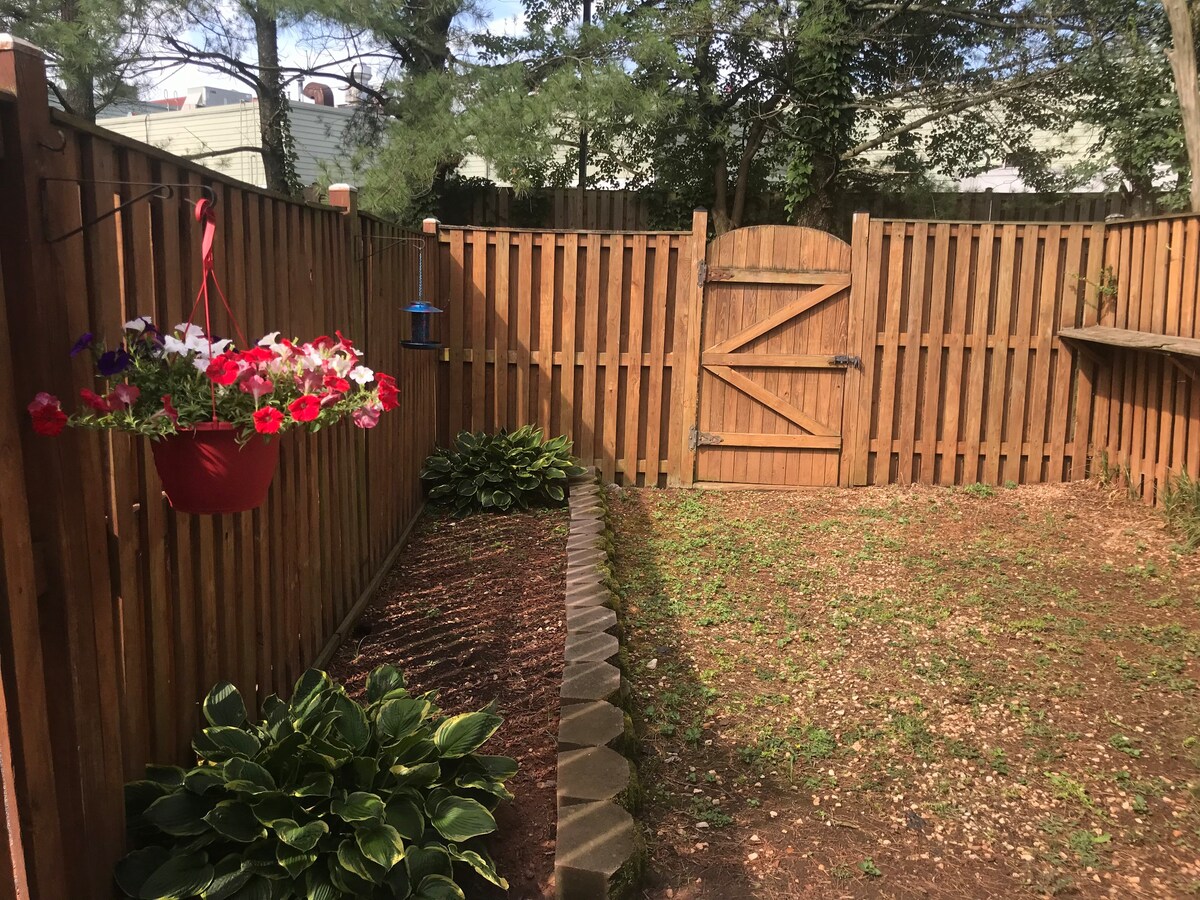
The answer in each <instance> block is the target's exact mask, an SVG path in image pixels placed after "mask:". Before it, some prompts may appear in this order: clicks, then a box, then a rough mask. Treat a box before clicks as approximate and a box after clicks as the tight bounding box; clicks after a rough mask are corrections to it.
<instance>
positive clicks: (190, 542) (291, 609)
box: [0, 48, 482, 900]
mask: <svg viewBox="0 0 1200 900" xmlns="http://www.w3.org/2000/svg"><path fill="white" fill-rule="evenodd" d="M0 93H3V94H4V95H5V97H6V98H7V99H6V100H5V101H4V102H3V103H0V134H2V137H3V147H4V152H3V154H2V156H0V186H2V187H3V190H4V196H5V203H6V212H7V213H8V215H10V216H11V217H12V219H13V220H18V219H19V220H20V221H21V222H22V223H23V224H22V226H21V227H18V228H13V229H7V228H6V229H5V230H4V231H3V234H0V257H2V258H3V261H4V263H5V264H4V265H2V266H0V313H3V314H2V315H0V343H2V344H3V346H4V348H5V353H4V354H3V355H2V356H3V360H4V362H3V363H0V374H3V375H4V377H3V378H2V379H0V382H2V384H3V387H2V390H0V401H2V402H0V447H3V449H4V455H5V459H6V460H7V461H8V463H7V465H6V467H5V471H4V473H3V477H0V500H2V501H3V505H4V515H3V517H2V520H0V521H2V524H0V531H2V535H0V536H2V537H3V553H2V557H0V564H2V565H3V579H4V583H5V588H6V589H5V591H4V600H3V602H2V603H0V659H2V660H3V665H2V666H0V669H2V671H0V678H2V680H3V687H4V690H5V694H4V698H3V699H4V704H3V709H0V719H2V720H3V721H2V722H0V735H4V736H7V737H8V738H9V739H11V740H15V741H17V742H19V755H17V754H14V756H13V757H12V758H9V757H8V754H7V747H6V748H5V756H6V760H5V763H6V765H7V764H11V786H12V794H11V795H10V794H9V793H8V788H9V783H10V782H9V781H8V780H5V781H4V783H3V788H4V801H5V809H6V814H5V822H6V823H7V824H15V825H17V826H18V827H19V832H18V833H17V834H16V835H10V838H11V840H10V841H8V846H9V847H10V851H11V848H14V847H15V848H17V849H16V851H15V852H16V853H17V854H18V855H19V856H20V857H21V858H20V859H19V860H14V861H13V864H12V866H10V867H9V868H10V869H11V870H12V871H17V870H18V869H20V870H22V871H23V872H24V877H27V879H28V882H29V885H28V889H27V893H26V896H36V897H38V898H39V900H66V898H77V897H91V896H98V894H97V893H96V890H97V885H108V884H110V883H111V873H112V866H113V863H114V861H115V859H116V858H117V857H118V856H119V855H120V854H121V853H122V852H123V850H124V828H123V821H124V813H123V799H122V790H121V788H122V783H123V782H124V781H125V780H126V779H127V778H130V777H134V776H137V775H138V774H140V773H141V771H142V768H143V766H144V765H145V764H146V763H148V762H162V763H183V762H186V761H187V759H188V757H189V755H190V754H189V744H190V741H191V738H192V737H193V735H194V732H195V730H196V728H197V727H198V725H199V721H200V718H199V705H198V704H199V700H200V699H201V697H202V696H203V694H204V692H205V691H206V690H207V688H208V687H209V686H210V685H211V683H212V682H214V681H216V680H218V679H228V680H231V681H233V682H234V683H236V684H238V685H239V686H240V687H241V688H242V690H243V692H244V693H245V695H246V699H247V701H248V703H249V704H251V705H256V701H257V699H258V698H260V697H261V696H262V695H263V694H265V693H267V692H270V691H275V690H282V691H284V692H286V691H287V689H288V688H289V687H290V684H291V682H292V681H293V680H294V678H295V677H296V676H297V675H298V674H299V671H300V669H301V668H302V667H304V666H306V665H308V664H310V663H311V662H312V661H313V660H314V659H315V657H316V656H317V651H318V650H320V649H321V647H322V645H323V644H325V643H326V641H327V639H328V638H330V636H331V632H333V630H334V629H335V628H339V627H342V619H343V618H344V617H345V615H346V614H347V613H348V612H349V611H350V610H351V609H352V607H354V606H355V604H356V602H357V601H358V600H359V599H360V598H359V597H358V596H357V593H358V592H359V591H361V590H362V589H363V588H365V586H366V585H367V583H368V581H369V580H370V576H372V575H374V574H375V573H376V572H377V570H378V569H379V567H380V566H381V565H383V563H384V561H385V559H386V558H387V555H388V553H390V551H391V550H392V548H393V547H394V545H395V543H396V541H398V540H399V539H400V538H401V536H402V535H403V534H404V532H405V530H406V529H407V527H408V525H409V524H410V523H411V522H412V520H413V518H414V517H415V516H416V515H417V513H418V512H419V510H420V508H421V505H422V502H423V497H422V492H421V487H420V484H419V481H418V479H417V477H416V475H417V470H418V468H419V466H420V464H421V462H422V460H423V459H424V457H425V455H426V454H427V453H428V452H429V451H430V450H431V449H432V447H433V441H434V436H435V435H434V433H435V417H436V412H435V411H436V405H437V396H436V388H435V379H434V375H435V370H436V361H435V359H434V357H433V355H431V354H421V353H414V352H411V351H401V350H400V348H399V340H400V338H401V337H402V335H401V333H400V326H401V321H400V317H399V315H398V314H397V313H395V312H394V307H395V305H396V297H397V296H406V295H411V293H412V291H413V289H414V283H415V271H416V259H417V255H416V252H417V251H416V249H415V248H414V247H413V246H411V243H409V244H403V243H395V241H396V239H397V238H401V237H407V236H408V235H409V233H408V232H405V231H403V230H401V229H398V228H395V227H393V226H390V225H379V224H378V223H376V222H375V221H374V220H370V219H367V218H365V217H363V218H362V220H361V221H362V222H363V223H364V228H365V229H367V230H372V229H373V230H374V232H375V233H376V235H377V236H378V238H379V240H378V241H375V243H376V247H374V248H373V249H374V250H376V251H377V252H375V253H374V254H373V255H371V256H369V257H367V256H364V247H363V246H362V244H361V243H360V240H359V234H360V232H359V230H358V223H359V222H360V217H359V215H358V214H357V212H351V213H343V212H342V211H340V210H338V209H334V208H331V207H317V206H305V205H302V204H297V203H291V202H288V201H285V200H283V199H281V198H279V197H277V196H275V195H271V194H268V193H266V192H263V191H259V190H257V189H254V188H249V187H246V186H244V185H239V184H238V183H236V182H234V181H232V180H230V179H226V178H224V177H223V176H221V175H219V174H218V173H214V172H211V171H209V170H206V169H201V168H199V167H197V166H194V165H192V164H190V163H187V162H185V161H183V160H178V159H175V158H173V157H170V156H169V155H167V154H165V153H163V152H161V151H158V150H154V149H152V148H144V149H139V148H138V146H137V145H135V144H134V143H133V142H129V141H125V140H123V139H120V138H118V137H115V136H113V135H111V134H109V133H107V132H105V131H103V130H102V129H97V128H95V127H94V126H91V125H87V124H84V123H81V122H78V121H76V120H74V119H72V118H70V117H69V116H65V115H62V114H60V113H53V112H51V111H50V110H49V107H48V105H47V103H46V97H45V73H44V68H43V66H42V62H41V59H40V57H37V56H36V55H34V54H32V53H30V52H29V51H28V50H25V49H23V48H14V49H6V50H3V51H0ZM13 97H15V98H16V99H15V100H14V99H12V98H13ZM51 137H53V138H54V140H53V142H51V141H50V140H49V139H50V138H51ZM60 145H61V148H60V150H59V151H50V150H48V149H47V148H49V147H59V146H60ZM43 178H45V179H54V180H44V181H43V180H41V179H43ZM156 182H158V183H165V184H171V185H175V186H176V187H175V188H174V190H175V197H174V198H173V199H171V200H162V199H158V198H152V199H144V200H141V201H138V202H136V203H133V204H132V205H131V206H129V207H127V208H125V209H122V210H120V211H119V212H117V213H116V214H113V215H108V216H104V217H103V218H101V216H103V215H104V214H105V213H107V212H112V211H113V210H114V209H116V206H117V205H118V204H120V203H124V202H126V201H129V200H131V199H132V198H133V197H135V196H136V195H137V194H139V193H142V192H144V187H145V185H147V184H153V183H156ZM202 186H208V187H211V188H212V189H213V191H214V192H215V193H216V195H217V205H216V208H215V211H216V214H217V217H218V233H217V241H216V244H215V247H214V249H215V256H216V267H217V273H218V276H219V277H220V279H221V281H222V283H223V284H224V286H225V288H226V291H227V293H228V294H229V295H230V300H231V302H232V303H233V304H234V308H235V310H236V311H238V313H239V315H240V318H241V321H242V324H243V325H244V326H246V328H247V329H248V331H249V332H250V336H251V337H252V338H253V337H257V335H258V334H261V333H262V332H263V331H264V330H266V329H268V328H271V329H274V328H280V329H281V330H282V331H283V332H284V333H285V334H288V335H298V336H301V337H303V338H306V339H307V338H312V337H315V336H317V334H318V333H321V332H325V331H331V330H332V329H333V328H339V327H340V328H342V329H343V331H345V333H347V334H348V335H350V336H351V337H353V338H356V339H357V340H358V343H359V346H361V347H362V348H363V349H364V351H365V352H366V354H367V357H366V358H367V361H368V364H370V365H371V366H372V367H373V368H375V369H376V370H377V371H380V372H389V373H394V374H395V375H396V376H397V378H398V379H399V380H400V382H401V385H402V391H403V394H402V400H401V402H402V404H403V405H404V408H403V410H402V411H401V412H399V413H397V414H394V415H392V416H390V417H384V419H383V420H381V423H380V425H379V426H378V428H376V429H375V431H374V432H373V433H371V434H369V435H368V434H365V433H362V432H360V431H359V430H358V429H354V428H352V427H350V425H349V424H346V425H344V426H341V427H340V428H339V429H337V430H329V431H326V432H323V433H320V434H317V435H289V436H288V437H287V438H285V439H284V440H283V442H282V446H281V451H282V452H281V456H282V459H281V465H280V472H279V475H278V477H277V478H276V480H275V483H274V484H273V486H272V488H271V491H270V494H269V497H268V501H267V503H266V504H265V505H264V506H263V507H262V508H261V509H259V510H256V511H254V512H252V513H244V514H241V515H238V516H226V517H196V516H185V515H180V514H177V513H175V512H174V511H173V510H171V509H170V507H169V506H168V505H167V502H166V500H165V498H164V497H163V494H162V491H161V487H160V485H159V482H158V478H157V475H156V474H155V472H154V470H153V463H152V460H151V454H150V451H149V447H148V445H147V444H146V442H145V441H143V440H141V439H137V438H132V437H130V436H128V435H123V434H103V433H92V432H83V431H72V432H69V433H68V434H65V435H63V436H62V437H60V438H58V439H56V440H48V439H44V438H40V437H38V436H36V435H34V434H32V431H31V429H30V428H29V427H28V420H27V418H26V417H25V415H24V413H23V407H24V405H25V404H26V403H28V402H29V398H30V397H31V396H32V395H33V394H34V393H36V392H37V391H39V390H49V391H52V392H55V393H57V394H58V396H60V397H62V398H63V400H64V403H65V404H66V405H67V406H68V407H69V408H71V407H74V406H75V396H76V392H77V391H78V389H79V387H81V386H84V385H90V383H91V374H92V369H91V365H90V360H89V359H88V356H87V354H82V355H80V356H79V357H77V358H75V359H73V360H70V361H69V362H68V364H67V365H64V364H63V361H64V360H65V358H66V351H67V349H69V348H70V346H71V344H72V343H73V342H74V340H75V338H76V337H78V335H79V334H80V333H82V332H84V331H92V332H94V333H95V334H96V335H97V337H98V338H100V339H102V340H105V341H106V342H107V343H108V345H109V346H110V347H111V346H113V345H114V344H115V343H116V342H117V341H118V340H120V339H121V325H122V323H123V322H124V321H126V320H128V319H130V318H133V317H135V316H137V315H149V316H151V317H153V319H154V320H155V322H156V323H157V324H158V325H160V326H162V327H164V328H171V327H173V326H174V325H176V324H177V323H179V322H182V321H185V320H187V319H188V317H189V315H190V314H191V312H192V307H193V303H194V300H195V295H196V291H197V288H198V286H199V284H198V279H199V270H200V262H199V258H198V257H199V244H200V229H199V228H198V226H197V225H196V223H195V220H194V218H193V217H192V207H191V206H190V205H188V203H186V202H185V201H186V200H193V201H194V200H195V199H197V198H198V197H200V196H201V193H200V189H201V187H202ZM84 222H88V223H90V224H89V225H88V227H87V228H85V229H84V230H83V231H82V232H81V233H79V234H76V235H74V236H71V237H67V238H65V239H63V240H61V241H56V242H51V240H50V239H51V238H53V237H55V236H57V235H62V234H64V233H65V232H67V231H70V230H71V229H72V228H75V227H77V226H79V225H81V224H83V223H84ZM350 223H354V224H353V226H352V225H351V224H350ZM435 240H436V239H432V240H431V241H430V242H431V244H433V246H436V245H435V244H434V243H433V242H434V241H435ZM430 255H431V256H435V255H436V251H433V252H431V254H430ZM481 305H482V304H481ZM201 320H202V314H201ZM368 326H370V327H368ZM10 327H11V331H10ZM318 328H319V329H320V330H321V331H320V332H318V331H317V329H318ZM18 329H19V332H20V334H21V340H20V341H17V340H12V341H10V340H9V336H10V334H15V333H17V330H18ZM211 330H212V332H214V333H217V334H231V331H232V329H231V328H230V327H229V323H228V322H227V321H226V318H225V315H224V313H223V312H221V311H219V310H214V316H213V321H212V328H211ZM34 350H36V356H35V357H30V356H29V355H28V354H29V353H30V352H33V351H34ZM10 360H11V362H10ZM9 365H11V366H12V371H11V372H9V371H8V370H7V367H8V366H9ZM460 378H461V373H460ZM460 414H461V406H460ZM22 461H24V462H25V464H24V465H23V464H22ZM30 496H36V497H37V498H38V502H37V503H36V504H29V503H28V501H27V498H28V497H30ZM377 526H378V527H377ZM22 528H23V530H22ZM35 552H36V553H37V554H38V555H39V556H40V557H41V564H40V566H39V567H37V568H35V566H34V553H35ZM39 571H40V572H41V573H42V577H41V579H40V580H39V578H38V575H37V573H38V572H39ZM51 697H53V698H54V700H53V701H52V702H51V701H49V698H51ZM14 724H15V725H16V726H17V727H16V728H15V729H14V728H12V727H11V726H13V725H14ZM14 735H15V736H16V737H14ZM6 772H7V769H6V770H5V772H0V775H4V774H5V773H6ZM10 796H11V797H15V798H16V803H17V807H18V808H17V811H16V815H15V816H12V817H10V816H8V814H7V810H8V809H9V801H10ZM64 831H65V832H66V833H69V834H71V835H75V836H78V835H80V834H83V835H87V839H86V840H85V841H82V842H79V841H75V843H74V844H72V847H73V849H72V850H71V855H70V860H71V865H66V866H64V865H63V860H64V859H66V858H68V857H67V856H66V848H65V846H64V843H63V833H64ZM75 845H78V846H75ZM6 888H7V885H6ZM2 893H4V889H0V894H2Z"/></svg>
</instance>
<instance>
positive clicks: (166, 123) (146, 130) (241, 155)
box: [96, 100, 354, 187]
mask: <svg viewBox="0 0 1200 900" xmlns="http://www.w3.org/2000/svg"><path fill="white" fill-rule="evenodd" d="M288 102H289V103H290V104H291V107H292V109H291V117H292V136H293V138H294V139H295V142H296V174H297V175H298V176H299V177H300V183H301V184H312V183H313V182H315V181H319V180H321V176H322V163H324V164H327V165H328V164H333V163H336V162H337V161H338V160H339V159H341V157H342V155H343V154H342V150H341V139H342V133H343V132H344V131H345V130H346V125H347V123H348V122H349V121H350V118H351V116H353V115H354V110H353V108H352V107H348V106H319V105H317V104H315V103H302V102H299V101H296V100H290V101H288ZM96 124H97V125H103V126H104V127H105V128H108V129H111V130H112V131H115V132H117V133H119V134H123V135H125V136H126V137H131V138H134V139H135V140H139V141H144V142H145V143H147V144H152V145H153V146H155V147H159V148H161V149H163V150H167V151H169V152H171V153H174V154H176V155H178V156H192V155H194V154H197V153H212V152H213V151H221V150H233V149H234V148H237V147H261V146H262V142H261V140H260V138H259V130H258V105H257V103H255V102H254V101H245V102H242V103H230V104H226V105H223V106H207V107H198V108H196V109H181V110H178V111H171V110H163V111H162V112H157V113H151V114H149V115H132V116H113V117H108V118H101V119H99V120H97V122H96ZM196 162H198V163H200V164H201V165H203V166H207V167H208V168H210V169H216V170H218V171H219V172H222V173H224V174H225V175H228V176H230V177H231V178H237V179H240V180H241V181H246V182H249V183H250V184H256V185H258V186H259V187H264V186H265V185H266V183H267V182H266V176H265V174H264V172H263V164H262V155H261V154H259V153H255V152H253V151H246V150H242V151H237V152H234V153H222V154H220V155H217V156H206V157H204V158H202V159H197V160H196Z"/></svg>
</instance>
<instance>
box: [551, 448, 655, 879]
mask: <svg viewBox="0 0 1200 900" xmlns="http://www.w3.org/2000/svg"><path fill="white" fill-rule="evenodd" d="M568 506H569V507H570V513H571V516H570V519H571V525H570V535H569V536H568V538H567V588H566V594H565V596H564V597H563V602H564V604H565V606H566V611H567V638H566V645H565V647H564V651H563V652H564V665H563V683H562V690H561V693H560V702H561V704H562V707H561V710H560V719H559V728H558V842H557V849H556V850H555V855H554V881H555V890H556V893H557V897H558V898H559V900H606V898H610V897H613V898H616V897H624V896H627V895H628V894H629V893H630V892H631V891H632V889H633V888H634V887H635V886H636V885H637V882H638V879H639V878H640V877H641V869H642V864H643V857H644V850H643V845H642V841H641V838H640V835H639V833H638V829H637V826H636V825H635V824H634V821H633V816H632V815H631V814H630V812H631V810H630V807H632V806H633V805H634V801H635V799H636V797H637V796H638V788H637V772H636V770H635V769H634V767H633V765H632V764H631V763H630V761H629V759H628V758H627V757H626V756H625V755H623V754H624V753H627V752H628V751H629V750H630V749H631V748H632V747H633V739H632V728H631V725H630V718H629V716H628V714H627V713H626V712H625V709H624V706H625V704H626V702H627V700H628V696H629V687H628V684H627V682H626V681H625V679H624V677H623V676H622V673H621V669H620V636H621V632H620V624H619V620H618V617H617V612H616V607H617V600H616V597H615V596H614V594H613V592H612V590H611V589H610V585H611V581H612V568H611V558H610V553H611V550H612V537H611V535H610V533H609V530H608V513H607V498H606V496H605V492H604V489H603V487H602V486H601V484H600V481H599V477H598V475H597V473H596V470H595V469H588V470H587V472H586V473H585V474H584V475H580V476H578V477H576V478H573V479H571V488H570V497H569V499H568Z"/></svg>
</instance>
